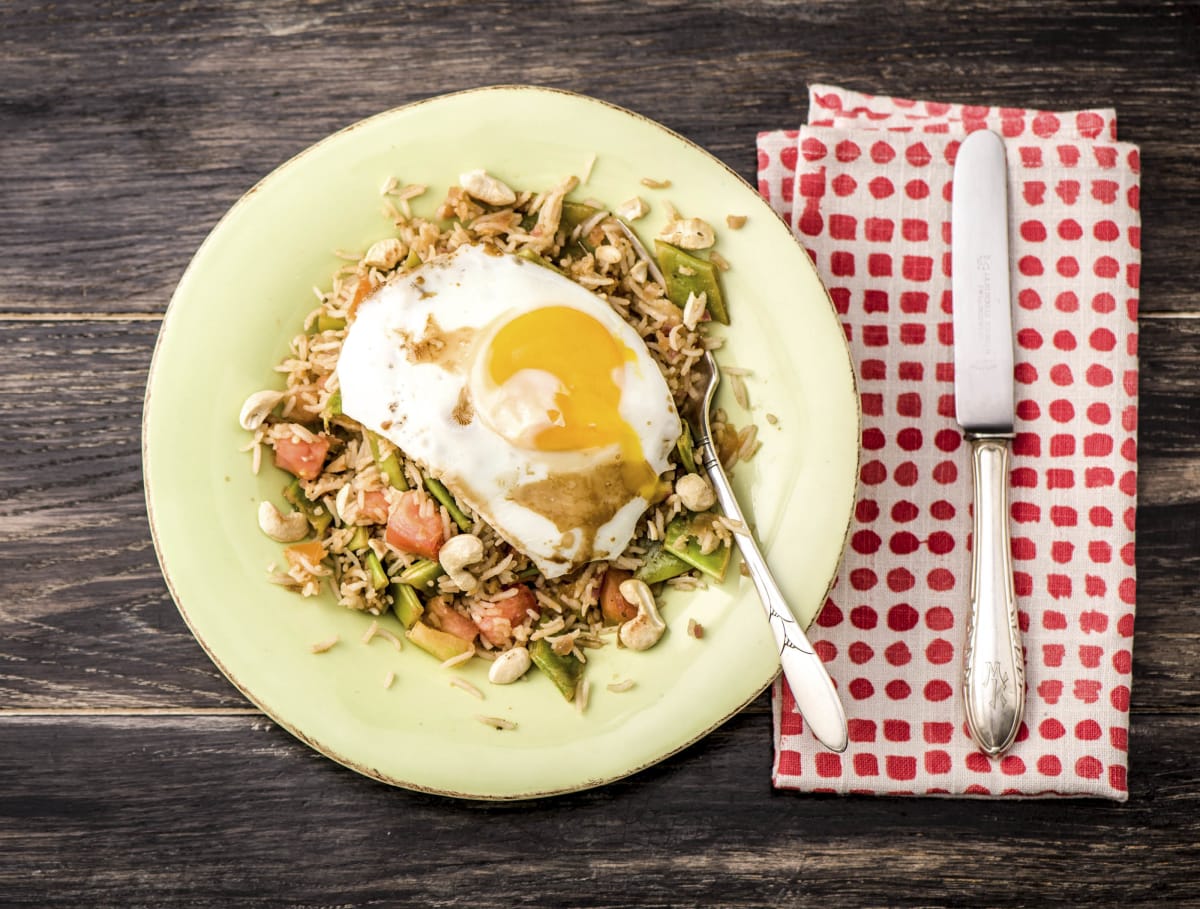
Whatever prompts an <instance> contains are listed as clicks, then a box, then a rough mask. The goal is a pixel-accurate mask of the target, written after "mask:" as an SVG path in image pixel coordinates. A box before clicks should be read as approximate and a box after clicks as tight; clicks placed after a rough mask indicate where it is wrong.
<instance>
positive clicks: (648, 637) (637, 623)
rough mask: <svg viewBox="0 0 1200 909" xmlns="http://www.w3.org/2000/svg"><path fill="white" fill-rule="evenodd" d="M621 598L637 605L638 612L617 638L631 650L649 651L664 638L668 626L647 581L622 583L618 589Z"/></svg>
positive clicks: (622, 628)
mask: <svg viewBox="0 0 1200 909" xmlns="http://www.w3.org/2000/svg"><path fill="white" fill-rule="evenodd" d="M618 589H619V590H620V591H621V596H623V597H624V598H625V599H627V600H628V601H629V602H631V603H637V608H638V612H637V615H635V616H634V617H633V618H632V619H630V620H629V621H628V622H626V623H625V624H624V625H622V626H621V630H620V631H618V632H617V636H618V637H619V638H620V639H621V643H622V644H624V645H625V646H626V647H628V648H629V649H630V650H649V649H650V648H651V647H653V646H654V645H655V644H657V643H658V641H659V639H660V638H661V637H662V636H663V632H665V631H666V630H667V624H666V622H664V621H663V620H662V616H660V615H659V614H658V606H657V605H656V604H655V602H654V594H653V593H652V592H651V591H650V588H649V587H648V586H647V585H646V582H645V581H639V580H636V579H634V578H631V579H630V580H628V581H622V582H621V586H620V587H619V588H618Z"/></svg>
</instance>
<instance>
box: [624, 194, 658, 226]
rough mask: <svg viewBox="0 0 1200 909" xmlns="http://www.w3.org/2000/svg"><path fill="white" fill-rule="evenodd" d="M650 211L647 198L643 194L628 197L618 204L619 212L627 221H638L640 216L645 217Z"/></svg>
mask: <svg viewBox="0 0 1200 909" xmlns="http://www.w3.org/2000/svg"><path fill="white" fill-rule="evenodd" d="M649 211H650V207H649V206H648V205H646V202H645V200H643V199H642V197H641V196H634V197H633V198H632V199H626V200H625V201H624V202H622V203H621V204H620V205H618V206H617V214H618V215H620V216H621V217H622V218H624V219H625V220H626V221H636V220H637V219H638V218H644V217H646V214H647V213H648V212H649Z"/></svg>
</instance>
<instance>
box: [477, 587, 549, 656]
mask: <svg viewBox="0 0 1200 909" xmlns="http://www.w3.org/2000/svg"><path fill="white" fill-rule="evenodd" d="M509 589H510V590H516V591H517V593H516V595H515V596H511V597H505V598H504V599H503V600H497V601H496V602H494V603H485V604H483V605H482V606H481V608H480V609H479V611H478V613H477V614H476V616H475V624H476V625H478V626H479V631H480V633H481V634H482V635H483V636H484V637H485V638H487V639H488V641H490V642H491V643H492V644H493V645H494V646H496V647H503V646H504V645H505V644H507V643H508V642H509V640H510V639H511V638H512V632H513V629H514V628H516V627H517V626H518V625H522V624H524V622H525V621H526V620H527V619H528V618H529V612H530V610H532V611H533V613H534V614H535V615H536V614H538V613H539V612H541V604H539V603H538V601H537V597H536V596H534V595H533V591H532V590H530V589H529V588H528V587H526V586H525V585H524V584H518V585H516V586H515V587H512V588H509Z"/></svg>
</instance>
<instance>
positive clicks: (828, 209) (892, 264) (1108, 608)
mask: <svg viewBox="0 0 1200 909" xmlns="http://www.w3.org/2000/svg"><path fill="white" fill-rule="evenodd" d="M985 127H986V128H990V129H993V130H995V131H997V132H998V133H1000V134H1001V135H1002V136H1003V137H1004V139H1005V145H1006V147H1007V153H1008V165H1009V206H1010V212H1009V218H1010V249H1011V253H1012V289H1013V299H1014V307H1013V321H1014V330H1015V333H1016V337H1015V344H1014V348H1015V350H1014V353H1015V359H1016V367H1015V369H1016V400H1017V408H1016V425H1015V430H1016V438H1015V439H1014V442H1013V459H1012V471H1011V474H1010V490H1011V512H1010V529H1011V534H1012V552H1013V559H1014V581H1015V588H1016V594H1017V605H1018V610H1019V614H1020V623H1021V628H1022V632H1023V636H1024V646H1025V660H1026V683H1027V694H1026V705H1025V718H1024V723H1023V724H1022V727H1021V729H1020V732H1019V733H1018V737H1017V742H1016V744H1015V745H1014V746H1013V748H1012V749H1011V750H1010V751H1009V752H1007V754H1006V755H1004V756H1003V757H1002V758H1001V759H998V760H991V759H989V758H988V757H987V756H986V755H984V754H983V752H982V751H980V750H979V749H978V748H977V747H976V746H975V745H974V744H973V742H972V740H971V738H970V736H969V734H968V732H967V729H966V723H965V719H964V713H963V703H962V696H961V693H960V686H961V677H962V656H963V654H962V650H963V645H964V642H965V636H966V624H967V619H968V615H969V611H970V610H969V605H968V595H969V590H968V588H969V583H970V552H969V549H968V545H969V537H970V531H971V517H970V508H971V500H972V490H971V458H970V446H969V445H967V444H966V443H965V442H964V441H963V438H962V433H961V431H960V430H959V428H958V426H957V424H956V423H955V422H954V385H953V380H954V375H953V368H954V367H953V326H952V321H951V305H952V301H951V295H950V277H949V274H950V192H951V177H952V169H953V162H954V157H955V152H956V150H957V148H958V145H959V142H960V141H961V139H962V137H963V136H964V135H966V134H967V133H968V132H970V131H972V130H975V129H981V128H985ZM758 171H759V189H760V192H761V193H762V194H763V195H764V196H765V197H766V198H767V200H768V201H769V202H770V203H771V205H772V206H773V207H774V208H775V209H776V211H778V212H779V213H780V214H781V215H782V216H783V217H784V218H785V219H786V220H787V221H788V222H789V224H791V225H792V228H793V230H794V232H795V234H796V236H797V238H798V239H799V240H800V242H801V243H802V244H803V245H804V246H805V248H806V249H807V250H808V251H809V254H810V255H811V256H812V259H813V261H814V262H815V263H816V266H817V269H818V271H819V272H820V274H821V277H822V279H823V280H824V281H825V284H826V286H827V287H828V289H829V293H830V296H831V297H832V299H833V302H834V306H835V307H836V309H837V311H838V313H839V315H840V317H841V320H842V322H843V326H844V328H845V331H846V337H847V339H848V340H849V343H850V348H851V351H852V354H853V358H854V362H855V364H856V367H857V374H858V380H859V391H860V394H861V399H862V411H863V438H862V443H863V454H862V461H861V465H860V476H859V491H858V497H857V502H856V508H855V514H854V517H853V524H852V526H851V529H850V535H849V543H848V546H847V549H846V553H845V556H844V559H843V563H842V567H841V571H840V573H839V577H838V580H837V582H836V584H835V585H834V587H833V589H832V590H831V592H830V594H829V598H828V601H827V602H826V604H825V607H824V610H823V611H822V613H821V615H820V616H819V618H818V620H817V624H816V626H815V627H814V628H813V630H812V637H813V643H814V646H815V647H816V648H817V649H818V652H819V653H820V654H821V656H822V658H823V659H824V660H825V663H826V666H827V667H828V668H829V671H830V674H831V675H832V676H833V678H834V680H835V682H836V684H837V686H838V689H839V691H840V692H841V695H842V699H843V702H844V703H845V706H846V712H847V716H848V718H849V727H850V746H849V748H848V749H847V750H846V752H845V753H844V754H841V755H838V754H834V753H832V752H829V751H826V750H824V749H823V748H822V747H821V746H820V745H819V744H818V743H817V742H816V740H815V739H813V738H812V736H811V735H810V734H809V733H807V732H806V731H805V730H804V722H803V720H802V718H801V716H800V714H799V713H797V711H796V709H795V704H794V701H793V699H792V696H791V692H790V691H789V690H788V688H787V686H786V684H785V683H784V682H783V681H782V679H781V680H780V681H777V682H776V684H775V690H774V698H773V712H774V726H775V762H774V768H773V782H774V784H775V786H777V787H780V788H788V789H801V790H806V791H825V792H840V793H874V794H887V795H934V794H938V795H965V796H1002V795H1004V796H1008V795H1011V796H1051V795H1064V796H1100V797H1105V798H1110V799H1115V800H1118V801H1122V800H1124V799H1125V798H1126V797H1127V787H1126V768H1127V752H1128V725H1129V691H1130V668H1131V648H1132V643H1133V621H1134V601H1135V596H1134V594H1135V578H1134V519H1135V514H1136V504H1137V302H1138V279H1139V268H1140V220H1139V213H1138V193H1139V157H1138V149H1137V148H1136V147H1135V146H1133V145H1130V144H1127V143H1119V142H1117V141H1116V115H1115V113H1114V111H1112V110H1085V111H1071V112H1057V113H1052V112H1048V111H1037V110H1025V109H1017V108H997V107H981V106H969V105H958V104H944V103H939V102H930V101H922V102H918V101H911V100H906V99H900V98H888V97H874V96H871V95H864V94H860V93H856V92H851V91H846V90H843V89H840V88H835V87H832V86H824V85H817V86H813V87H812V88H811V89H810V100H809V122H808V125H805V126H803V127H802V128H800V129H799V130H779V131H774V132H764V133H762V134H760V135H759V137H758Z"/></svg>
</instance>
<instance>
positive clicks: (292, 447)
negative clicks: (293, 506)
mask: <svg viewBox="0 0 1200 909" xmlns="http://www.w3.org/2000/svg"><path fill="white" fill-rule="evenodd" d="M328 453H329V439H327V438H326V437H325V436H317V437H316V438H315V439H314V440H313V441H312V442H306V441H304V440H303V439H300V438H297V437H296V436H283V437H281V438H279V439H276V440H275V466H276V467H278V468H280V469H281V470H286V471H287V472H288V473H293V474H295V475H296V476H298V477H299V478H300V479H302V480H315V479H316V478H317V477H318V476H320V474H321V468H322V467H324V466H325V455H327V454H328Z"/></svg>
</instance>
